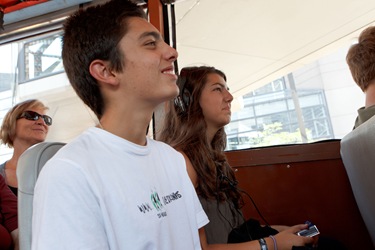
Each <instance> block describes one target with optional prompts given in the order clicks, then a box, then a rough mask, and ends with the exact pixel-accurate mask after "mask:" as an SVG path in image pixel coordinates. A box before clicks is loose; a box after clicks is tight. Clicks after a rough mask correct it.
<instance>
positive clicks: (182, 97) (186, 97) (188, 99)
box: [174, 76, 193, 113]
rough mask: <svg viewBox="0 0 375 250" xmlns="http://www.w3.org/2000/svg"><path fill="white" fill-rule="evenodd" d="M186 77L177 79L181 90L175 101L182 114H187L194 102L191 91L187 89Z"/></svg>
mask: <svg viewBox="0 0 375 250" xmlns="http://www.w3.org/2000/svg"><path fill="white" fill-rule="evenodd" d="M186 82H187V79H186V77H183V76H179V77H178V79H177V86H178V88H179V90H180V93H179V94H178V96H177V97H176V98H175V99H174V104H175V106H176V107H178V108H179V110H180V112H182V113H186V112H187V108H188V107H189V105H190V104H191V103H192V101H193V97H192V95H191V93H190V91H189V90H188V89H187V88H186Z"/></svg>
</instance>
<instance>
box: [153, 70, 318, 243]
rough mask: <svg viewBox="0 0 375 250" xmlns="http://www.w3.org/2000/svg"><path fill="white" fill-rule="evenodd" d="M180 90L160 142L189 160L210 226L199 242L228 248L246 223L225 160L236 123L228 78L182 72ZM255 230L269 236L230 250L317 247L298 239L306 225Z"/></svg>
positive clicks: (202, 231)
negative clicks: (228, 127)
mask: <svg viewBox="0 0 375 250" xmlns="http://www.w3.org/2000/svg"><path fill="white" fill-rule="evenodd" d="M177 84H178V86H179V89H180V93H179V96H178V97H177V98H176V99H175V100H174V101H171V102H170V103H169V107H170V109H169V111H168V113H167V114H166V118H165V124H164V128H163V130H162V131H161V134H160V136H159V139H160V140H161V141H164V142H166V143H168V144H170V145H171V146H172V147H174V148H175V149H177V150H178V151H179V152H181V153H182V155H183V156H184V158H185V160H186V167H187V172H188V174H189V176H190V179H191V181H192V183H193V185H194V187H195V189H196V192H197V194H198V197H199V199H200V202H201V204H202V207H203V209H204V210H205V212H206V214H207V216H208V218H209V220H210V222H209V223H208V224H207V225H206V226H205V227H204V229H203V228H201V229H200V232H199V234H200V237H201V238H202V237H204V238H206V239H207V243H208V244H225V243H227V242H228V236H229V234H230V232H231V231H232V230H233V229H235V228H237V227H238V226H240V225H241V224H244V222H245V220H244V218H243V216H242V213H241V210H240V208H241V205H242V200H241V193H240V191H239V189H238V188H237V180H236V178H235V175H234V171H233V169H232V168H231V167H230V166H229V164H228V162H227V159H226V157H225V154H224V149H225V146H226V134H225V131H224V126H225V125H227V124H228V123H229V122H230V119H231V102H232V100H233V96H232V95H231V93H230V92H229V88H228V86H227V83H226V76H225V74H224V73H223V72H222V71H220V70H218V69H216V68H214V67H207V66H201V67H188V68H183V69H182V70H181V73H180V76H179V79H178V81H177ZM245 224H246V223H245ZM255 226H258V229H260V230H264V229H266V231H265V233H266V235H264V236H259V235H255V234H254V233H252V232H251V230H248V231H246V232H245V234H248V236H249V237H248V240H249V242H246V243H240V244H236V245H232V244H231V245H230V249H259V246H260V247H261V249H277V248H278V249H291V248H292V246H304V245H306V244H309V243H312V242H313V239H312V238H308V237H301V236H297V235H296V233H297V232H298V231H299V230H301V229H304V228H306V227H307V225H297V226H293V227H279V228H277V229H279V230H280V229H283V231H282V232H280V233H278V231H277V230H275V229H273V228H271V227H261V226H259V223H258V225H255ZM284 229H285V230H284ZM254 240H257V241H254ZM201 242H202V240H201ZM221 247H224V246H221ZM228 247H229V245H228ZM203 248H204V247H203ZM224 248H225V247H224ZM220 249H222V248H220Z"/></svg>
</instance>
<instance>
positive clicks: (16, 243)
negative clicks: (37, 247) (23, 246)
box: [10, 228, 20, 250]
mask: <svg viewBox="0 0 375 250" xmlns="http://www.w3.org/2000/svg"><path fill="white" fill-rule="evenodd" d="M10 235H11V236H12V239H13V244H14V250H19V249H20V246H19V245H20V244H19V240H18V228H17V229H15V230H13V231H12V232H10Z"/></svg>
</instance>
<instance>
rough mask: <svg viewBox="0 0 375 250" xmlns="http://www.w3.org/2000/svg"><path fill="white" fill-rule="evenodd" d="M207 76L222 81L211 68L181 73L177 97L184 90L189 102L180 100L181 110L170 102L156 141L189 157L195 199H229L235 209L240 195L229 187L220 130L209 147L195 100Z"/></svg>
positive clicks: (230, 171) (233, 180) (229, 172)
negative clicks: (192, 173) (213, 76)
mask: <svg viewBox="0 0 375 250" xmlns="http://www.w3.org/2000/svg"><path fill="white" fill-rule="evenodd" d="M209 74H218V75H220V76H221V77H223V78H224V80H225V81H226V76H225V74H224V73H223V72H222V71H220V70H218V69H215V68H214V67H207V66H201V67H189V68H183V69H182V70H181V73H180V76H179V78H180V79H179V84H184V86H183V87H184V88H183V87H181V86H179V87H180V95H182V94H183V93H181V90H183V89H184V90H185V94H186V91H188V92H187V93H188V94H189V98H187V97H186V95H185V97H184V98H181V99H185V101H184V103H185V108H184V110H183V109H182V108H181V107H180V106H179V105H177V104H176V103H175V101H174V100H172V101H170V102H169V111H168V112H167V114H166V117H165V122H164V127H163V129H162V131H161V133H160V136H159V137H158V139H159V140H161V141H163V142H165V143H167V144H169V145H171V146H172V147H174V148H176V149H177V150H179V151H182V152H184V153H185V154H186V155H187V157H189V159H190V161H191V163H192V165H193V167H194V169H195V171H196V173H197V175H198V183H197V187H196V191H197V193H198V195H199V196H201V197H202V198H205V199H214V200H215V199H216V200H217V201H219V202H221V201H225V200H227V199H229V200H231V201H232V202H233V204H234V206H235V207H236V208H239V207H240V206H241V205H242V200H241V194H240V193H239V191H238V190H237V189H236V188H234V187H233V185H235V184H236V183H237V181H236V178H235V176H234V171H233V169H232V168H231V167H230V166H229V164H228V162H227V159H226V156H225V154H224V149H225V147H226V133H225V131H224V128H221V129H219V130H218V131H217V133H216V134H215V136H214V138H213V140H212V142H211V143H210V144H209V142H207V139H206V129H207V125H206V122H205V120H204V116H203V112H202V109H201V107H200V104H199V99H200V96H201V93H202V89H203V87H204V86H205V84H206V82H207V76H208V75H209ZM186 100H187V102H186ZM223 177H227V178H223ZM228 179H229V180H231V181H228Z"/></svg>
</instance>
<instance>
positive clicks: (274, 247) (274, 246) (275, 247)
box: [270, 235, 277, 250]
mask: <svg viewBox="0 0 375 250" xmlns="http://www.w3.org/2000/svg"><path fill="white" fill-rule="evenodd" d="M270 238H271V239H272V240H273V249H274V250H277V244H276V239H275V237H273V235H270Z"/></svg>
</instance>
